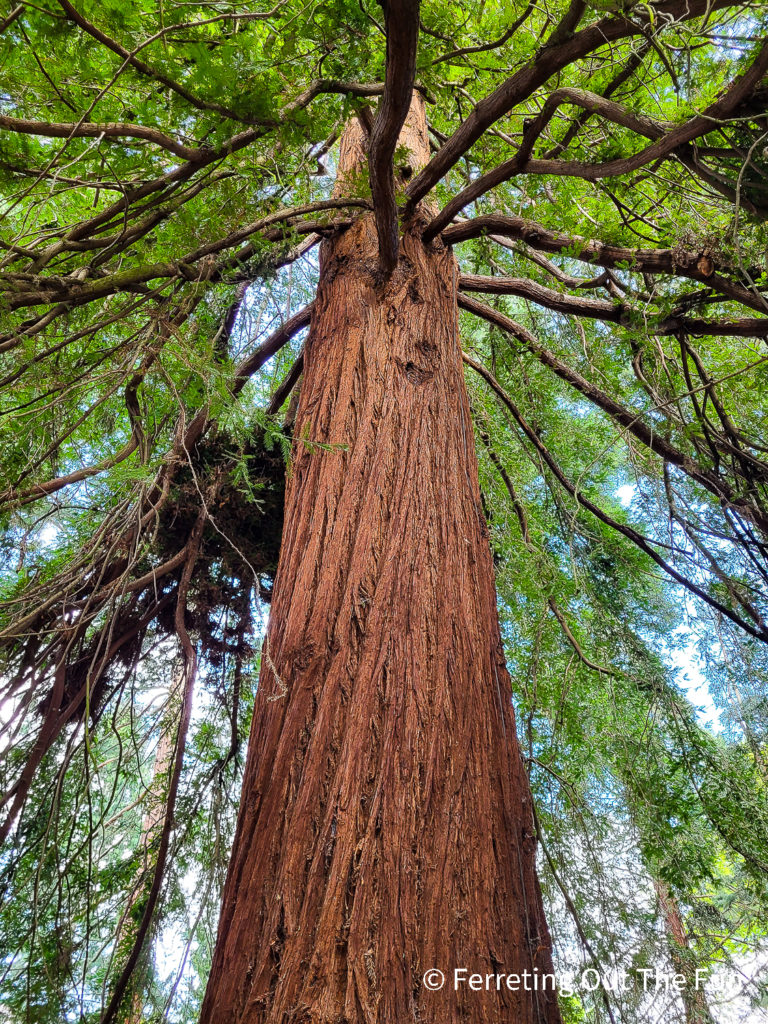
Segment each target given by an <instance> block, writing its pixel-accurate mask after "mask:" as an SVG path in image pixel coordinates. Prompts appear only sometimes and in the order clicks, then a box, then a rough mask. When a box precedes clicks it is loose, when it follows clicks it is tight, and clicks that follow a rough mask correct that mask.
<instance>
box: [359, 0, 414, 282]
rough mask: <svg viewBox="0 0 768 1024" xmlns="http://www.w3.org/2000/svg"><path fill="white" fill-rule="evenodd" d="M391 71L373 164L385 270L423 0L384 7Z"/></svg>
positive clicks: (392, 252) (371, 151) (390, 256)
mask: <svg viewBox="0 0 768 1024" xmlns="http://www.w3.org/2000/svg"><path fill="white" fill-rule="evenodd" d="M385 10H386V30H387V69H386V74H385V78H384V95H383V96H382V98H381V102H380V104H379V111H378V114H377V115H376V120H375V121H374V122H373V127H372V129H371V137H370V143H369V146H368V167H369V173H370V179H371V193H372V195H373V205H374V210H375V214H376V232H377V234H378V237H379V260H380V262H381V267H382V269H383V270H384V272H385V273H386V274H389V273H391V272H392V270H393V269H394V267H395V264H396V263H397V253H398V240H397V235H398V229H397V203H396V201H395V172H394V165H393V158H394V155H395V148H396V146H397V140H398V137H399V135H400V130H401V129H402V127H403V125H404V124H405V119H406V117H407V115H408V109H409V107H410V105H411V97H412V95H413V83H414V80H415V77H416V47H417V44H418V41H419V0H389V2H388V3H387V4H386V6H385Z"/></svg>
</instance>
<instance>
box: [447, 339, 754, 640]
mask: <svg viewBox="0 0 768 1024" xmlns="http://www.w3.org/2000/svg"><path fill="white" fill-rule="evenodd" d="M463 359H464V362H465V363H466V364H467V366H471V367H472V369H473V370H475V372H476V373H478V374H479V375H480V376H481V377H482V378H483V379H484V380H485V382H486V383H487V384H488V385H489V386H490V388H491V390H492V391H493V392H494V393H495V394H496V396H497V398H499V399H500V401H501V402H502V404H503V405H504V406H506V408H507V409H508V410H509V412H510V413H511V414H512V418H513V419H514V420H515V422H516V423H517V424H518V426H519V427H520V430H521V432H522V433H523V435H524V436H525V437H526V439H527V440H528V441H529V442H530V443H531V445H532V446H533V447H534V448H535V450H536V451H537V453H538V454H539V456H540V457H541V459H542V461H543V462H544V464H545V465H546V466H547V468H548V469H549V470H550V471H551V472H552V474H553V475H554V477H555V478H556V479H557V481H558V483H559V484H560V485H561V486H562V487H563V488H564V490H566V491H567V492H568V493H569V494H570V495H571V497H572V498H573V499H574V500H575V501H576V502H577V503H578V504H579V505H582V506H583V507H584V508H585V509H587V511H589V512H591V513H592V515H594V516H595V518H596V519H598V520H600V522H602V523H604V524H605V525H606V526H609V527H610V528H611V529H612V530H615V531H616V532H617V533H620V534H622V536H624V537H626V538H627V539H628V540H630V541H631V542H632V543H633V544H634V545H635V546H636V547H638V548H639V549H640V550H641V551H643V552H644V553H645V554H646V555H648V556H649V557H650V558H652V559H653V561H654V562H655V563H656V564H657V565H658V566H659V567H660V568H662V569H663V570H664V571H665V572H666V573H667V574H668V575H669V576H670V577H671V578H672V579H673V580H674V581H675V582H676V583H679V584H681V585H682V586H683V587H685V588H686V590H689V591H690V592H691V593H692V594H695V595H696V597H699V598H701V600H702V601H704V602H705V603H706V604H708V605H709V606H710V607H711V608H713V609H714V610H715V611H717V612H719V613H720V614H721V615H723V616H725V617H726V618H727V619H729V620H730V621H731V622H733V623H734V624H735V625H736V626H738V627H739V628H740V629H743V630H744V631H745V632H746V633H748V634H749V635H750V636H753V637H755V638H756V639H758V640H762V641H763V642H764V643H768V626H766V624H765V623H764V622H763V621H762V619H759V620H758V621H757V622H755V623H752V622H749V621H747V620H746V619H744V618H742V617H741V616H740V615H738V614H737V613H736V612H734V611H733V609H731V608H729V607H728V606H727V605H724V604H723V603H722V602H721V601H719V600H718V599H717V598H715V597H712V595H711V594H708V593H707V592H706V591H705V590H703V589H702V588H701V587H700V586H699V585H698V584H697V583H695V582H694V581H693V580H691V579H690V578H688V577H686V576H684V575H683V574H682V573H681V572H679V571H678V570H677V569H676V568H675V567H674V566H673V565H671V564H670V563H669V562H667V561H666V559H664V558H662V556H661V555H660V554H659V553H658V551H656V549H655V548H654V546H653V544H652V543H651V542H650V541H649V540H648V539H647V538H646V537H644V536H643V535H642V534H641V533H640V532H639V531H638V530H635V529H634V528H633V527H631V526H629V525H627V524H626V523H621V522H619V521H618V520H617V519H614V518H613V516H611V515H609V514H608V513H607V512H605V511H604V510H603V509H601V508H600V507H599V505H596V504H595V502H593V501H592V500H591V499H590V498H588V497H587V496H586V495H585V494H584V492H583V491H582V490H581V489H580V488H579V487H577V486H576V485H575V484H574V483H572V481H571V480H570V479H569V478H568V477H567V476H566V474H565V473H564V472H563V470H562V469H561V467H560V465H559V464H558V463H557V461H556V460H555V458H554V456H553V455H552V453H551V452H550V451H549V449H548V448H547V446H546V445H545V444H544V442H543V441H542V439H541V438H540V437H539V434H538V432H537V431H536V430H535V429H534V428H533V427H532V426H531V425H530V424H529V423H528V422H527V421H526V419H525V417H524V416H523V415H522V413H521V412H520V410H519V409H518V407H517V405H516V404H515V402H513V400H512V399H511V398H510V396H509V395H508V394H507V392H506V391H505V390H504V388H503V387H502V386H501V385H500V384H499V382H498V381H497V380H496V378H495V377H494V376H493V374H492V373H491V372H490V370H488V369H487V367H485V366H483V364H482V363H480V362H478V360H476V359H473V358H472V356H470V355H467V353H463Z"/></svg>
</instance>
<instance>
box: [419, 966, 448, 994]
mask: <svg viewBox="0 0 768 1024" xmlns="http://www.w3.org/2000/svg"><path fill="white" fill-rule="evenodd" d="M422 981H423V982H424V988H428V989H429V990H430V991H431V992H439V991H440V989H441V988H442V987H443V985H444V984H445V975H444V974H443V972H442V971H438V969H437V968H436V967H432V968H430V970H428V971H425V973H424V977H423V979H422Z"/></svg>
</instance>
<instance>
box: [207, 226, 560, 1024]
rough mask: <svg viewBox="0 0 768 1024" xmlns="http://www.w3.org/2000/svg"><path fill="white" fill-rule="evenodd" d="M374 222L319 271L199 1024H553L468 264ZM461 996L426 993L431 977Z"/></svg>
mask: <svg viewBox="0 0 768 1024" xmlns="http://www.w3.org/2000/svg"><path fill="white" fill-rule="evenodd" d="M377 257H378V254H377V243H376V229H375V225H374V219H373V216H372V215H371V216H368V217H366V218H364V219H362V220H360V221H358V222H357V223H356V224H355V225H353V226H352V227H351V228H350V229H349V230H347V231H346V232H345V233H343V234H341V235H340V236H339V237H338V238H336V239H335V240H333V241H331V242H326V243H325V244H324V248H323V251H322V254H321V273H320V284H319V289H318V295H317V303H316V308H315V312H314V313H313V317H312V326H311V331H310V335H309V338H308V340H307V345H306V357H305V370H304V380H303V385H302V392H301V400H300V403H299V410H298V414H297V418H296V430H295V438H296V440H295V447H294V456H293V463H292V467H291V472H290V478H289V482H288V488H287V495H286V516H285V529H284V535H283V545H282V552H281V556H280V565H279V569H278V573H277V579H276V582H275V588H274V597H273V601H272V609H271V614H270V620H269V629H268V634H267V640H266V643H265V649H264V654H263V658H262V673H261V680H260V685H259V692H258V696H257V699H256V708H255V712H254V717H253V726H252V732H251V739H250V744H249V751H248V759H247V764H246V770H245V779H244V783H243V795H242V804H241V808H240V815H239V820H238V826H237V833H236V837H235V843H234V850H233V855H232V860H231V863H230V868H229V875H228V879H227V883H226V887H225V892H224V900H223V908H222V914H221V921H220V926H219V936H218V942H217V947H216V951H215V955H214V961H213V967H212V971H211V976H210V980H209V984H208V989H207V992H206V996H205V1001H204V1005H203V1012H202V1021H203V1022H204V1024H225V1022H226V1024H235V1022H242V1024H256V1022H259V1024H261V1022H270V1024H278V1022H279V1024H289V1022H290V1024H297V1022H310V1021H311V1022H331V1021H333V1022H341V1021H345V1022H350V1024H351V1022H366V1024H371V1022H374V1021H375V1022H380V1024H385V1022H386V1024H405V1022H407V1021H424V1022H427V1021H429V1022H430V1024H451V1022H454V1021H456V1022H458V1021H465V1022H466V1021H470V1022H473V1021H474V1022H478V1024H479V1022H480V1021H482V1022H484V1024H492V1022H502V1021H504V1022H508V1024H513V1022H514V1024H533V1022H536V1024H553V1022H557V1021H559V1020H560V1016H559V1011H558V1008H557V999H556V996H555V994H554V993H553V992H552V991H551V990H549V991H546V992H545V991H541V990H538V991H536V990H534V988H533V986H534V982H533V980H532V978H530V979H529V980H528V989H529V990H528V991H523V990H522V989H523V986H524V984H525V982H524V981H523V980H522V979H521V982H520V988H521V991H518V992H514V991H509V990H508V989H506V988H504V989H503V990H502V991H499V992H497V991H496V989H495V987H494V988H493V989H492V991H490V992H485V991H480V992H473V991H470V990H469V989H468V988H467V987H466V986H462V987H461V988H460V990H459V991H454V988H453V976H452V972H453V969H454V968H455V967H466V968H467V969H468V970H469V971H472V972H478V973H481V974H483V975H484V974H486V973H489V974H490V973H496V972H505V973H506V972H516V973H519V974H522V972H523V971H526V970H527V971H529V972H531V975H533V973H534V972H538V974H539V975H541V974H543V973H551V971H552V962H551V950H550V939H549V934H548V930H547V926H546V923H545V920H544V915H543V910H542V901H541V895H540V891H539V886H538V882H537V878H536V874H535V852H536V840H535V836H534V828H533V820H532V813H531V795H530V790H529V785H528V779H527V776H526V774H525V771H524V768H523V764H522V761H521V758H520V754H519V751H518V746H517V739H516V735H515V724H514V717H513V711H512V704H511V684H510V679H509V676H508V673H507V670H506V666H505V660H504V653H503V649H502V644H501V638H500V632H499V625H498V618H497V611H496V592H495V585H494V572H493V565H492V560H491V553H490V549H489V545H488V535H487V528H486V525H485V520H484V517H483V514H482V510H481V506H480V493H479V487H478V482H477V464H476V459H475V452H474V437H473V430H472V423H471V419H470V415H469V407H468V403H467V396H466V392H465V388H464V379H463V371H462V363H461V350H460V344H459V335H458V328H457V305H456V284H457V271H456V264H455V262H454V259H453V256H452V254H451V252H450V251H448V250H446V249H444V248H443V247H442V245H441V243H439V242H438V243H436V244H434V245H431V246H428V247H425V246H424V245H423V243H422V242H421V240H420V238H419V237H418V232H416V231H406V234H405V236H404V238H403V239H402V244H401V250H400V258H399V262H398V265H397V267H396V269H395V271H394V273H393V274H392V276H391V277H390V278H389V279H388V280H386V281H383V280H382V279H381V276H380V273H379V269H378V258H377ZM433 967H434V968H439V969H440V970H442V971H444V972H445V975H446V984H445V987H444V988H443V989H442V990H441V991H438V992H430V991H428V990H427V988H426V987H424V986H423V984H422V976H423V974H424V972H425V971H426V970H427V969H429V968H433Z"/></svg>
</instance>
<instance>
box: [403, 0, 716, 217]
mask: <svg viewBox="0 0 768 1024" xmlns="http://www.w3.org/2000/svg"><path fill="white" fill-rule="evenodd" d="M731 3H732V0H715V2H714V3H708V2H707V0H666V2H664V3H659V4H653V5H650V8H649V10H648V11H646V10H642V11H640V10H637V9H636V11H635V12H634V13H636V15H637V17H638V21H636V22H635V21H631V20H629V19H628V18H624V17H607V18H603V19H601V20H600V21H598V22H596V23H595V24H594V25H590V26H588V27H587V28H585V29H582V30H581V31H580V32H577V33H576V35H574V36H571V38H569V39H566V40H565V41H563V42H559V43H557V45H551V46H548V47H543V48H542V49H541V50H539V52H538V53H537V54H536V55H535V57H534V59H533V60H532V61H530V62H529V63H528V64H526V65H525V67H523V68H521V69H520V70H519V71H518V72H516V73H515V74H514V75H512V77H511V78H508V79H507V80H506V81H505V82H504V83H502V85H500V86H499V87H498V89H496V90H495V91H494V92H492V93H490V94H489V95H488V96H486V97H485V98H484V99H482V100H481V101H480V102H479V103H478V104H477V105H476V106H475V107H474V109H473V110H472V111H471V113H470V114H469V115H468V116H467V117H466V118H465V119H464V121H463V122H462V124H461V126H460V127H459V128H458V129H457V130H456V131H455V132H454V133H453V135H452V136H451V137H450V138H449V139H448V141H447V142H446V143H444V144H443V145H442V146H441V147H440V149H439V150H438V151H437V153H436V154H435V156H434V157H433V158H432V160H430V162H429V163H428V164H427V166H426V167H425V168H424V170H423V171H422V172H421V173H420V174H419V175H418V177H416V178H414V180H413V181H412V182H411V184H410V185H409V187H408V190H407V192H408V196H409V198H410V201H411V203H416V202H418V200H419V199H422V198H423V197H424V196H425V195H426V194H427V193H428V192H429V191H430V190H431V189H432V188H433V187H434V186H435V185H436V184H437V182H438V181H439V180H440V179H441V178H442V177H443V176H444V175H445V174H446V173H447V172H448V171H449V170H450V169H451V167H453V166H454V164H456V163H457V162H458V161H459V160H460V159H461V158H462V156H464V154H465V153H466V152H468V151H469V149H471V147H472V146H473V145H474V144H475V142H477V140H478V139H479V138H480V137H481V136H482V135H483V133H484V132H485V131H486V130H487V129H488V128H490V126H491V125H492V124H494V123H495V122H496V121H498V120H499V118H501V117H503V116H504V115H505V114H507V113H509V111H510V110H512V108H513V107H515V106H517V104H518V103H521V102H522V101H523V100H525V99H527V98H528V97H529V96H530V95H531V94H532V93H533V92H535V90H536V89H538V88H539V86H541V85H543V84H544V83H545V82H546V81H547V80H548V79H550V78H551V77H552V76H553V75H555V74H557V72H558V71H562V70H563V68H565V67H567V66H568V65H569V64H572V63H573V62H574V61H576V60H578V59H579V58H581V57H586V56H587V55H588V54H590V53H592V52H593V51H594V50H597V49H599V48H600V47H602V46H605V45H606V44H607V43H611V42H614V41H616V40H618V39H624V38H628V37H632V36H636V35H642V34H643V33H644V32H645V31H647V29H648V28H649V27H651V26H652V24H659V23H661V22H671V23H674V22H676V21H688V20H690V19H691V18H696V17H699V16H700V15H702V14H705V13H707V12H709V11H712V10H718V9H720V8H722V7H729V6H730V5H731Z"/></svg>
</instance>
